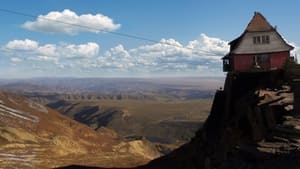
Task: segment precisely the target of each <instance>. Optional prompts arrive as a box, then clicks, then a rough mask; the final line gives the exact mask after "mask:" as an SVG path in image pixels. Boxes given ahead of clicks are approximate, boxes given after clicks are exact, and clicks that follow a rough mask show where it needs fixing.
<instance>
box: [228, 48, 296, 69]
mask: <svg viewBox="0 0 300 169" xmlns="http://www.w3.org/2000/svg"><path fill="white" fill-rule="evenodd" d="M262 54H268V55H269V58H270V67H271V68H273V69H280V68H283V66H284V64H285V63H286V61H287V59H288V58H289V56H290V52H289V51H284V52H275V53H262ZM255 55H261V54H237V55H234V56H233V68H234V71H247V70H250V69H253V66H254V56H255Z"/></svg>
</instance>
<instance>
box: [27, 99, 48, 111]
mask: <svg viewBox="0 0 300 169" xmlns="http://www.w3.org/2000/svg"><path fill="white" fill-rule="evenodd" d="M28 106H29V107H30V108H32V109H35V110H38V111H40V112H43V113H48V109H47V108H46V107H45V106H43V105H40V104H38V103H34V102H29V103H28Z"/></svg>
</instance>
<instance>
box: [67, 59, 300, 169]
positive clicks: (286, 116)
mask: <svg viewBox="0 0 300 169" xmlns="http://www.w3.org/2000/svg"><path fill="white" fill-rule="evenodd" d="M299 81H300V66H299V65H297V64H295V63H291V64H289V65H287V67H286V68H285V70H284V71H283V70H274V71H271V72H260V73H228V75H227V78H226V82H225V86H224V89H223V90H218V91H217V92H216V94H215V98H214V102H213V106H212V109H211V113H210V115H209V117H208V119H207V121H206V122H205V124H204V127H203V128H202V129H200V130H199V131H198V132H197V134H196V136H195V137H194V138H193V139H192V140H191V141H190V142H189V143H187V144H185V145H183V146H182V147H180V148H179V149H177V150H175V151H174V152H172V153H170V154H169V155H166V156H164V157H161V158H158V159H156V160H153V161H152V162H150V163H149V164H147V165H145V166H140V167H138V168H139V169H269V168H272V169H274V168H275V169H283V168H295V169H296V168H300V167H299V166H300V149H299V148H300V109H299V104H300V102H299V91H300V90H299ZM78 167H79V166H71V167H69V168H78ZM81 168H84V167H81Z"/></svg>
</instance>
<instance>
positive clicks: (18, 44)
mask: <svg viewBox="0 0 300 169" xmlns="http://www.w3.org/2000/svg"><path fill="white" fill-rule="evenodd" d="M38 45H39V44H38V42H36V41H33V40H30V39H25V40H12V41H10V42H8V43H7V44H6V48H7V49H11V50H35V49H37V47H38Z"/></svg>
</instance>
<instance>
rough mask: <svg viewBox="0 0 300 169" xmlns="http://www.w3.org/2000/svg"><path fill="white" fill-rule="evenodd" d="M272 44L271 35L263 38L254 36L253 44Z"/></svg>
mask: <svg viewBox="0 0 300 169" xmlns="http://www.w3.org/2000/svg"><path fill="white" fill-rule="evenodd" d="M269 43H270V36H269V35H262V36H253V44H255V45H259V44H269Z"/></svg>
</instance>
